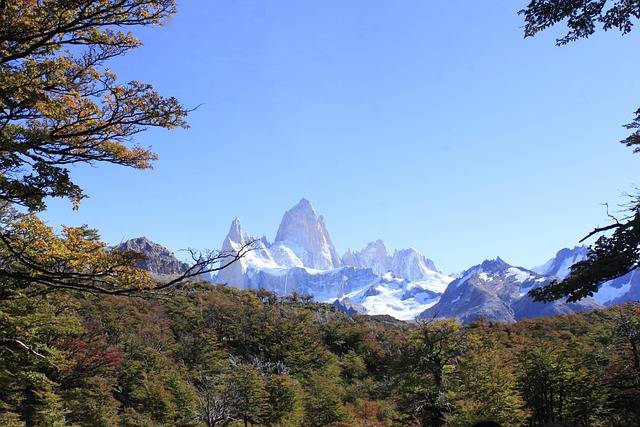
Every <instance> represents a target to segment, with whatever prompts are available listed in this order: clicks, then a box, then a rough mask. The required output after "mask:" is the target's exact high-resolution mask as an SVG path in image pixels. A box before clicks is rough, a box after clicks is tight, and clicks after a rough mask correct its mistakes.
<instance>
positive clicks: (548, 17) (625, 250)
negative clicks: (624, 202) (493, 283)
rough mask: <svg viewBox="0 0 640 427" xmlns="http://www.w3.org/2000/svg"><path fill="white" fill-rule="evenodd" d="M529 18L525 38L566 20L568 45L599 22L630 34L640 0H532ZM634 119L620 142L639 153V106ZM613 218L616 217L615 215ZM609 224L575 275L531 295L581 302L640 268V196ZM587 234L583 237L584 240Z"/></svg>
mask: <svg viewBox="0 0 640 427" xmlns="http://www.w3.org/2000/svg"><path fill="white" fill-rule="evenodd" d="M519 13H520V14H521V15H523V16H524V18H525V27H524V28H525V29H524V34H525V37H533V36H535V35H536V34H537V33H539V32H541V31H544V30H545V29H547V28H550V27H553V26H555V25H557V24H560V23H565V24H566V26H567V30H568V31H567V33H566V35H565V36H563V37H561V38H559V39H557V40H556V44H557V45H564V44H567V43H569V42H572V41H576V40H579V39H581V38H588V37H589V36H591V35H592V34H593V33H595V31H596V29H597V28H598V27H601V28H602V29H603V30H604V31H606V30H610V29H617V30H619V31H621V32H622V34H627V33H629V32H630V31H631V30H632V28H633V24H634V21H636V20H637V19H638V18H640V3H639V2H637V1H627V0H617V1H615V2H613V1H606V0H532V1H531V2H530V3H529V5H528V6H527V7H526V8H525V9H523V10H521V11H520V12H519ZM634 114H635V118H634V119H633V121H632V122H631V123H629V124H627V125H625V127H626V128H627V129H629V130H632V131H633V132H632V133H631V135H630V136H629V137H627V138H625V139H624V140H622V141H621V142H622V143H623V144H624V145H626V146H628V147H633V148H634V153H638V152H640V109H638V110H636V111H635V113H634ZM612 218H613V217H612ZM613 220H614V222H613V223H612V224H610V225H608V226H605V227H598V228H595V229H594V230H593V231H592V232H591V233H589V234H588V235H587V236H586V237H585V239H587V238H589V237H592V236H594V235H600V234H602V233H605V232H611V233H612V234H611V235H601V236H600V237H599V238H598V240H597V241H596V243H595V244H594V245H592V246H590V247H589V252H588V255H587V259H586V260H584V261H581V262H578V263H576V264H575V265H573V266H572V267H571V275H570V276H569V277H567V278H566V279H564V280H563V281H555V282H552V283H551V284H549V285H547V286H545V287H541V288H537V289H534V290H532V291H531V292H530V295H531V296H532V297H533V298H534V299H535V300H536V301H553V300H557V299H560V298H565V297H568V301H570V302H572V301H577V300H579V299H581V298H585V297H587V296H591V295H593V294H594V293H595V292H596V291H597V290H598V288H599V287H600V285H601V284H603V283H604V282H606V281H609V280H612V279H616V278H618V277H622V276H624V275H625V274H627V273H629V272H630V271H632V270H635V269H636V268H638V265H639V262H640V198H639V197H637V196H636V197H634V198H633V200H632V202H631V203H630V204H629V205H628V206H626V214H624V215H623V216H622V218H613ZM585 239H583V241H584V240H585Z"/></svg>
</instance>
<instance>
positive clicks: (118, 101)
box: [0, 0, 188, 211]
mask: <svg viewBox="0 0 640 427" xmlns="http://www.w3.org/2000/svg"><path fill="white" fill-rule="evenodd" d="M175 11H176V8H175V4H174V1H173V0H124V1H123V0H107V1H100V2H97V1H90V2H86V1H84V2H80V1H64V2H60V1H55V0H37V1H35V0H18V1H12V2H5V1H3V2H0V149H1V151H2V156H1V159H0V200H4V201H7V202H11V203H16V204H20V205H23V206H26V207H27V208H29V210H32V211H39V210H43V209H44V208H45V207H46V204H45V200H44V199H45V198H46V197H48V196H53V197H65V198H69V199H71V201H72V202H73V203H74V204H76V206H77V203H79V202H80V200H81V199H82V198H84V197H85V195H84V194H83V192H82V189H81V188H80V187H79V186H78V185H77V184H75V183H74V182H73V181H72V180H71V178H70V176H69V170H68V169H67V165H71V164H75V163H93V162H107V163H114V164H119V165H124V166H130V167H134V168H137V169H146V168H150V167H151V162H152V161H153V160H155V159H156V158H157V156H156V155H155V153H153V152H151V151H150V150H149V149H145V148H142V147H140V146H139V145H135V144H132V136H133V135H135V134H137V133H139V132H141V131H143V130H145V129H146V128H148V127H150V126H157V127H164V128H169V129H171V128H173V127H176V126H181V127H186V123H185V122H184V117H185V116H186V114H187V112H188V110H186V109H185V108H184V107H182V106H181V105H180V104H179V103H178V101H177V100H176V99H175V98H163V97H162V96H160V95H159V94H158V93H157V92H155V91H153V88H152V87H151V86H150V85H148V84H143V83H141V82H137V81H133V82H129V83H127V84H119V83H118V82H117V80H116V75H115V74H114V73H112V72H111V71H109V69H108V68H106V67H105V66H104V63H105V62H106V61H107V60H109V59H111V58H114V57H116V56H121V55H124V54H125V53H127V52H128V51H130V50H132V49H135V48H136V47H138V46H140V44H141V42H140V40H138V39H136V38H135V37H133V35H132V34H131V33H127V34H125V33H123V32H122V31H120V30H119V29H120V28H123V27H130V26H146V25H161V24H162V20H163V19H165V18H167V17H169V16H170V15H171V14H172V13H174V12H175Z"/></svg>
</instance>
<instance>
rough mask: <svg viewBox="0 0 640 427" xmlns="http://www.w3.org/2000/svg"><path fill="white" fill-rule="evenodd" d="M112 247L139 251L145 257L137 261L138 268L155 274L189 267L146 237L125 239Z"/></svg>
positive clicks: (180, 271)
mask: <svg viewBox="0 0 640 427" xmlns="http://www.w3.org/2000/svg"><path fill="white" fill-rule="evenodd" d="M114 249H117V250H121V251H133V252H138V253H141V254H142V255H144V257H145V259H144V260H143V261H139V262H138V265H139V266H140V268H143V269H145V270H147V271H149V272H150V273H153V274H157V275H171V274H181V273H184V272H185V271H186V270H187V268H188V267H189V266H188V264H187V263H185V262H182V261H180V260H178V259H177V258H176V257H175V255H174V254H173V252H171V251H170V250H169V249H167V248H165V247H164V246H162V245H159V244H157V243H154V242H152V241H150V240H149V239H147V238H146V237H137V238H135V239H130V240H127V241H126V242H123V243H120V244H119V245H117V246H115V247H114Z"/></svg>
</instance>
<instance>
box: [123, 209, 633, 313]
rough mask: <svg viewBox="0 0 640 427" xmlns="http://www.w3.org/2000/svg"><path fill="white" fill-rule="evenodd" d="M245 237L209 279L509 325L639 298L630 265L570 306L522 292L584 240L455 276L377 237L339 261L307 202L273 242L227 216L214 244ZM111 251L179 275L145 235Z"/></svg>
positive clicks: (353, 306)
mask: <svg viewBox="0 0 640 427" xmlns="http://www.w3.org/2000/svg"><path fill="white" fill-rule="evenodd" d="M249 244H251V245H252V248H253V250H251V251H249V252H248V253H247V254H246V255H245V256H244V257H242V258H241V259H240V260H238V261H237V262H235V263H233V264H231V265H229V266H228V267H226V268H224V269H222V270H221V271H219V272H218V275H217V277H215V278H213V280H215V281H216V282H218V283H226V284H229V285H230V286H234V287H237V288H239V289H256V290H257V289H260V288H264V289H266V290H269V291H271V292H274V293H275V294H276V295H278V296H285V295H291V294H292V293H294V292H297V293H298V294H304V295H313V297H314V299H315V300H316V301H319V302H330V303H333V304H334V305H335V306H336V307H338V308H339V309H340V310H343V311H345V312H347V313H351V314H363V313H366V314H370V315H390V316H393V317H394V318H396V319H400V320H414V319H415V318H417V317H421V318H457V319H459V320H460V321H462V322H470V321H473V320H474V319H476V318H478V317H482V318H484V319H487V320H494V321H504V322H514V321H517V320H519V319H524V318H529V317H537V316H545V315H554V314H560V313H571V312H574V311H584V310H590V309H593V308H596V307H600V306H601V305H600V303H603V304H607V305H610V304H615V303H619V302H624V301H626V300H629V299H640V284H639V282H640V273H639V274H636V273H635V272H633V273H630V274H629V275H627V276H625V277H622V278H620V279H617V280H614V281H611V282H608V283H606V284H605V285H604V286H603V287H602V288H601V290H600V291H599V292H598V293H597V294H596V295H595V296H594V298H595V299H585V300H582V301H580V302H578V303H572V304H567V303H566V302H562V301H556V302H553V303H548V304H543V303H534V302H533V301H532V300H531V298H529V297H528V296H527V292H528V291H529V290H530V289H532V288H534V287H537V286H544V285H545V284H548V283H549V282H550V281H551V280H553V278H554V277H559V278H563V277H566V275H567V274H569V272H570V266H571V265H572V264H573V263H575V262H577V261H579V260H581V259H584V257H585V256H586V253H587V249H586V248H585V247H576V248H573V249H562V250H561V251H559V252H558V253H557V254H556V256H555V257H554V258H552V259H550V260H549V261H548V262H547V263H545V264H544V265H542V266H539V267H536V268H534V269H532V270H526V269H524V268H520V267H514V266H511V265H509V264H507V263H506V262H505V261H503V260H502V259H500V258H497V259H495V260H488V261H484V262H483V263H482V264H479V265H476V266H474V267H472V268H470V269H468V270H467V271H465V272H463V273H462V274H461V275H460V276H459V277H457V278H455V279H454V278H453V277H449V276H446V275H444V274H442V273H440V272H439V271H438V270H437V268H436V266H435V264H434V262H433V261H432V260H430V259H429V258H426V257H425V256H423V255H422V254H421V253H420V252H418V251H417V250H415V249H413V248H408V249H400V250H397V249H396V250H394V251H393V254H390V253H389V251H388V250H387V247H386V245H385V244H384V242H383V241H382V240H376V241H374V242H371V243H368V244H367V245H366V247H365V248H364V249H362V250H359V251H351V250H347V252H346V253H345V254H344V255H343V256H342V258H340V257H339V256H338V252H337V251H336V248H335V246H334V245H333V242H332V240H331V236H330V234H329V230H328V227H327V225H326V222H325V220H324V218H323V217H322V216H321V215H320V216H319V215H318V214H317V213H316V211H315V209H314V208H313V205H312V204H311V203H310V202H309V201H308V200H307V199H301V200H300V202H299V203H298V204H297V205H295V206H294V207H293V208H291V209H289V210H288V211H287V212H285V213H284V215H283V217H282V221H281V222H280V226H279V227H278V231H277V233H276V238H275V241H274V242H273V243H270V242H269V241H268V240H267V239H266V237H262V238H256V237H254V236H252V235H250V234H249V233H246V232H245V231H244V230H243V229H242V224H241V222H240V219H238V218H236V219H234V220H233V221H232V223H231V226H230V228H229V233H228V234H227V236H226V237H225V239H224V241H223V242H222V247H221V250H222V251H223V252H231V253H232V252H238V251H240V250H241V249H242V248H243V247H245V246H246V245H249ZM117 248H118V249H123V250H133V251H136V252H141V253H142V254H143V255H145V256H146V258H147V259H146V260H145V261H143V262H141V263H140V266H141V267H143V268H146V269H147V270H149V271H151V272H152V273H153V274H157V275H166V274H179V273H181V272H183V271H184V270H185V269H186V268H187V264H185V263H183V262H181V261H179V260H178V259H176V257H175V256H174V255H173V253H172V252H171V251H170V250H169V249H167V248H164V247H163V246H160V245H158V244H155V243H153V242H151V241H149V240H148V239H146V238H144V237H141V238H137V239H132V240H129V241H127V242H124V243H122V244H121V245H119V246H118V247H117ZM207 279H209V278H208V277H207ZM598 301H599V302H600V303H599V302H598Z"/></svg>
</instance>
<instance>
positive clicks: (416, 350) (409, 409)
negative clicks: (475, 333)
mask: <svg viewBox="0 0 640 427" xmlns="http://www.w3.org/2000/svg"><path fill="white" fill-rule="evenodd" d="M466 341H467V340H466V337H465V331H464V329H463V328H462V326H460V324H458V323H457V322H456V321H455V320H447V321H437V322H436V321H432V320H430V321H427V322H423V323H422V324H420V325H419V327H418V328H417V329H416V330H415V331H414V332H413V334H412V335H411V338H410V341H409V343H408V347H407V349H406V354H405V355H404V356H403V358H402V359H401V360H400V367H399V369H400V370H401V372H400V374H399V375H398V380H397V381H398V395H399V396H398V407H399V408H400V409H401V410H402V411H404V412H405V413H407V414H408V415H409V418H410V419H411V420H416V421H418V422H419V423H420V424H419V425H424V426H427V425H428V426H443V425H445V418H446V415H447V414H448V413H449V412H451V411H452V410H453V405H452V402H451V400H450V399H449V393H448V391H449V390H450V386H451V376H452V374H453V372H454V371H455V370H456V368H457V365H458V363H459V362H460V359H461V357H462V355H463V354H464V353H465V352H466V347H467V343H466Z"/></svg>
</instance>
